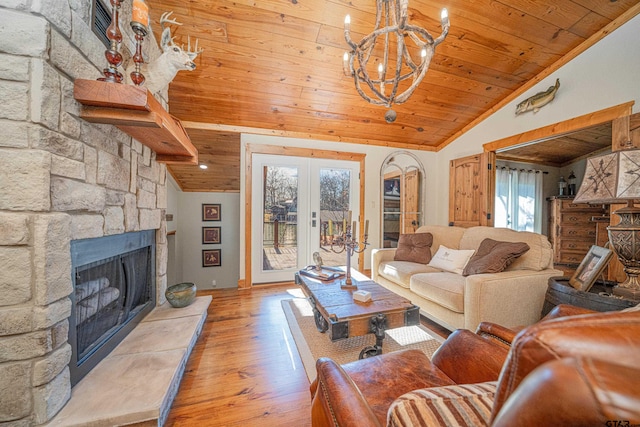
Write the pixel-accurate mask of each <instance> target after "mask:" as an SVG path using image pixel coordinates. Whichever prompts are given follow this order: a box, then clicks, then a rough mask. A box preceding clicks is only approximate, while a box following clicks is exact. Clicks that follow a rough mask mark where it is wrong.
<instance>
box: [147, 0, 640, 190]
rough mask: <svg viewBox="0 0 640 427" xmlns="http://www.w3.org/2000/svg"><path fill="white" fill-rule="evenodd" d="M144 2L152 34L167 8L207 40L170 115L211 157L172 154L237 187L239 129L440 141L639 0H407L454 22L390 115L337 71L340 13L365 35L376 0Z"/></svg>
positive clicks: (424, 21)
mask: <svg viewBox="0 0 640 427" xmlns="http://www.w3.org/2000/svg"><path fill="white" fill-rule="evenodd" d="M148 4H149V6H150V9H151V18H152V28H153V30H154V32H155V35H156V38H157V39H159V32H160V25H159V18H160V15H161V14H162V13H163V12H165V11H173V12H174V13H173V17H174V18H175V19H177V20H178V21H179V22H181V23H182V24H183V25H182V26H181V27H175V26H174V27H173V29H174V34H173V35H174V36H175V37H176V42H177V43H185V44H186V38H187V35H190V36H191V37H192V38H193V37H197V38H198V39H199V45H200V46H201V47H202V48H204V53H202V54H201V55H200V56H198V58H197V59H196V61H195V62H196V64H197V69H196V70H195V71H192V72H187V71H182V72H180V73H178V75H177V77H176V78H175V80H174V81H173V83H172V84H171V85H170V88H169V99H170V102H169V106H170V111H171V113H172V114H173V115H175V116H176V117H178V118H179V119H181V120H182V121H183V124H184V126H185V128H186V129H187V131H188V133H189V135H190V137H191V139H192V142H193V143H194V145H195V146H196V147H197V148H198V150H199V153H200V161H201V162H204V163H207V164H209V165H210V168H209V169H208V171H205V172H202V171H200V170H199V169H197V167H196V166H177V165H171V166H170V171H171V173H172V175H173V176H174V178H176V181H177V182H178V184H179V185H180V186H181V188H182V189H183V190H185V191H207V190H215V191H238V189H239V179H240V168H239V153H240V150H239V145H240V142H239V141H240V136H239V134H240V133H256V134H266V135H283V136H293V137H299V138H314V139H321V140H328V141H344V142H354V143H362V144H370V145H382V146H393V147H399V148H412V149H422V150H431V151H437V150H439V149H441V148H442V147H444V146H446V145H447V144H448V143H449V142H451V141H452V140H454V139H455V138H457V137H459V136H460V135H461V134H462V133H464V132H465V131H466V130H468V129H470V128H471V127H472V126H474V125H475V124H477V123H479V122H480V121H481V120H483V119H484V118H486V117H488V116H489V115H490V114H491V113H492V112H493V111H495V110H497V109H498V108H500V107H501V106H503V105H506V104H507V103H508V102H511V101H513V100H514V99H517V98H518V97H521V94H522V93H523V92H524V91H525V90H527V89H529V88H531V87H533V86H534V85H535V84H536V83H537V82H539V81H540V80H541V79H543V78H545V77H547V76H548V75H550V74H552V72H553V71H555V70H556V69H557V68H558V67H560V66H561V65H563V64H564V63H566V62H567V61H568V60H570V59H571V58H573V57H575V56H576V55H577V54H578V53H580V52H582V51H584V50H585V49H586V48H588V47H589V46H591V45H592V44H593V43H595V42H596V41H597V40H599V39H600V38H602V37H603V36H605V35H606V34H607V33H609V32H611V31H613V30H614V29H615V28H616V27H618V26H620V25H622V24H623V23H624V22H626V21H627V20H629V19H630V18H631V17H633V16H635V15H636V14H637V13H639V12H640V5H639V4H638V1H637V0H617V1H616V0H553V1H550V0H544V1H543V0H535V1H531V0H510V1H507V0H501V1H496V0H409V21H410V22H411V23H412V24H415V25H419V26H422V27H424V28H426V29H427V30H428V31H429V32H431V33H432V34H433V35H434V36H437V35H439V34H440V32H441V29H440V23H439V15H440V10H441V8H442V7H446V8H447V9H448V11H449V16H450V21H451V29H450V32H449V36H448V37H447V38H446V39H445V41H444V42H443V43H442V44H440V45H439V46H438V48H437V49H436V52H435V55H434V57H433V60H432V62H431V66H430V68H429V71H428V72H427V74H426V77H425V78H424V80H423V82H422V83H421V85H420V86H419V87H418V89H417V90H416V91H415V92H414V94H413V95H412V97H411V98H409V100H408V101H407V102H406V103H404V104H401V105H396V106H394V107H393V108H394V110H396V112H397V116H398V117H397V120H396V121H395V122H394V123H392V124H388V123H386V122H385V120H384V113H385V110H386V109H385V108H384V107H381V106H375V105H372V104H369V103H367V102H366V101H365V100H364V99H362V98H361V97H360V96H359V95H358V94H357V92H356V90H355V88H354V84H353V79H352V78H350V77H348V76H345V75H344V73H343V70H342V54H343V53H344V51H345V50H346V43H345V41H344V33H343V22H344V16H345V15H347V14H350V15H351V31H352V36H353V38H354V39H355V40H359V39H360V38H361V37H362V36H363V35H364V34H366V33H368V32H370V31H371V30H372V27H373V24H374V21H375V1H374V0H188V1H185V0H148ZM518 100H519V99H518ZM526 114H531V113H526ZM520 117H522V118H523V119H524V117H525V116H520ZM221 175H222V176H221Z"/></svg>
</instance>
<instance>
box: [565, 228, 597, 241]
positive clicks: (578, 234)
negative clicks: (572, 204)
mask: <svg viewBox="0 0 640 427" xmlns="http://www.w3.org/2000/svg"><path fill="white" fill-rule="evenodd" d="M590 225H591V224H590ZM596 235H597V233H596V227H595V226H581V227H576V226H570V225H568V226H567V225H565V226H561V227H558V236H559V237H562V238H567V237H570V238H577V239H579V238H583V239H591V240H593V241H594V242H595V240H594V239H595V238H596Z"/></svg>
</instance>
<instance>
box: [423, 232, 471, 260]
mask: <svg viewBox="0 0 640 427" xmlns="http://www.w3.org/2000/svg"><path fill="white" fill-rule="evenodd" d="M466 230H467V229H466V228H464V227H450V226H447V225H423V226H421V227H420V228H418V229H417V230H416V233H431V235H432V236H433V243H432V244H431V255H432V256H433V255H435V253H436V251H437V250H438V248H439V247H440V245H445V246H446V247H448V248H451V249H460V239H461V238H462V235H463V234H464V232H465V231H466Z"/></svg>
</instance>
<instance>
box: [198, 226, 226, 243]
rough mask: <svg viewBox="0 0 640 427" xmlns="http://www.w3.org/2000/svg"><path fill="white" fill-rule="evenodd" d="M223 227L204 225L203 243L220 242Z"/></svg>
mask: <svg viewBox="0 0 640 427" xmlns="http://www.w3.org/2000/svg"><path fill="white" fill-rule="evenodd" d="M220 230H221V227H202V244H203V245H208V244H219V243H222V242H221V238H220Z"/></svg>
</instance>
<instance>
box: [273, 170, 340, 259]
mask: <svg viewBox="0 0 640 427" xmlns="http://www.w3.org/2000/svg"><path fill="white" fill-rule="evenodd" d="M263 174H264V189H263V190H264V196H263V197H264V223H263V230H264V233H263V235H264V240H263V252H264V259H263V269H264V270H280V269H289V268H295V267H296V265H297V245H298V241H297V240H298V239H297V222H298V218H297V213H298V169H297V168H295V167H290V166H265V167H264V171H263ZM350 181H351V172H350V171H349V170H347V169H333V168H325V169H321V170H320V194H318V196H319V197H320V215H319V219H320V220H319V221H318V226H317V228H316V229H314V230H317V232H318V233H319V234H320V246H321V248H320V249H321V256H322V257H323V260H324V262H325V264H327V265H344V264H345V259H344V254H334V253H333V252H332V251H331V249H330V244H331V241H332V239H333V236H334V235H339V234H341V233H342V232H343V220H344V219H346V218H347V212H348V211H349V198H350V194H349V191H350Z"/></svg>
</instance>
